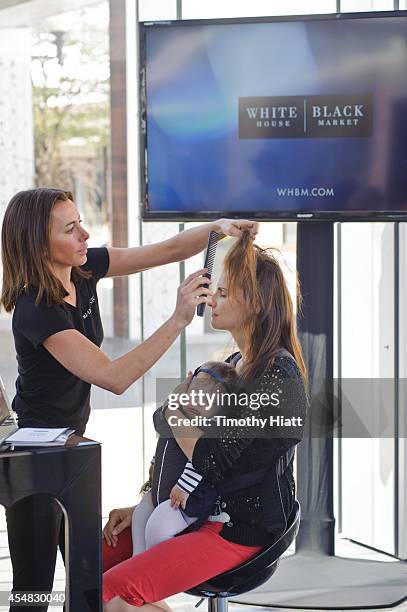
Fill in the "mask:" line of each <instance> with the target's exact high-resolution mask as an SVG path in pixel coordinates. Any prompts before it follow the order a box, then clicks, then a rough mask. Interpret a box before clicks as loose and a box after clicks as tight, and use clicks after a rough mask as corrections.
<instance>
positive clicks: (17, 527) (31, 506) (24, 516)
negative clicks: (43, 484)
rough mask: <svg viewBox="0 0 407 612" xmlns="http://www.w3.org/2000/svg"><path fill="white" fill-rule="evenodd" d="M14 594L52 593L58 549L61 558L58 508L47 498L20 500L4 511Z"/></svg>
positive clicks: (38, 610) (39, 611) (37, 611)
mask: <svg viewBox="0 0 407 612" xmlns="http://www.w3.org/2000/svg"><path fill="white" fill-rule="evenodd" d="M6 519H7V532H8V543H9V549H10V557H11V563H12V566H13V592H14V591H49V592H50V591H52V585H53V581H54V573H55V562H56V555H57V548H58V544H59V548H60V550H61V553H62V556H63V557H64V552H65V546H64V544H65V541H64V535H65V529H64V521H63V513H62V510H61V507H60V506H59V505H58V503H57V502H56V501H55V499H53V498H51V497H50V496H49V495H45V494H42V495H41V494H40V495H35V496H33V497H28V498H26V499H23V500H21V501H20V502H18V503H17V504H14V505H13V506H11V508H8V509H7V510H6ZM47 610H48V606H47V605H41V606H27V607H26V606H18V607H17V606H13V605H12V604H11V605H10V611H12V612H17V611H18V612H47Z"/></svg>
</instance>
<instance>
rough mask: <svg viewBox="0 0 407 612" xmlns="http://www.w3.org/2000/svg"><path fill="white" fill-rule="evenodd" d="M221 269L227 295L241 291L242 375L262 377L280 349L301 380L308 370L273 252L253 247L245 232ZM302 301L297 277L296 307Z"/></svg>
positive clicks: (290, 306) (289, 298)
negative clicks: (293, 363) (244, 314)
mask: <svg viewBox="0 0 407 612" xmlns="http://www.w3.org/2000/svg"><path fill="white" fill-rule="evenodd" d="M224 270H225V274H226V278H227V286H228V292H229V293H231V294H232V295H234V296H235V297H236V296H237V294H238V293H239V291H240V292H241V293H240V295H243V301H244V306H245V308H244V310H245V312H247V313H249V314H248V316H247V317H246V319H245V320H244V321H242V329H243V334H244V339H243V341H244V347H245V365H244V366H243V368H242V369H241V372H240V373H241V376H242V377H244V378H249V377H251V378H253V377H256V376H261V375H262V374H263V373H264V371H265V370H266V369H267V368H268V367H269V366H270V365H272V364H273V362H274V359H275V356H276V354H277V351H278V349H279V348H285V349H286V350H287V351H289V352H290V353H291V354H292V356H293V357H294V359H295V361H296V362H297V365H298V367H299V369H300V371H301V374H302V377H303V379H304V381H305V382H306V380H307V370H306V366H305V362H304V357H303V354H302V349H301V345H300V342H299V339H298V335H297V328H296V319H295V314H294V308H293V303H292V299H291V295H290V292H289V290H288V286H287V283H286V280H285V278H284V274H283V271H282V269H281V266H280V263H279V262H278V260H277V258H276V257H275V256H274V255H273V253H272V249H263V248H260V247H259V246H257V245H255V244H253V240H252V238H251V236H250V234H249V232H248V231H245V232H243V234H242V236H241V238H240V239H239V240H237V241H236V243H235V244H234V245H233V247H232V248H231V249H230V251H229V252H228V254H227V256H226V259H225V262H224ZM301 303H302V298H301V291H300V286H299V281H298V277H297V304H298V308H299V309H300V308H301Z"/></svg>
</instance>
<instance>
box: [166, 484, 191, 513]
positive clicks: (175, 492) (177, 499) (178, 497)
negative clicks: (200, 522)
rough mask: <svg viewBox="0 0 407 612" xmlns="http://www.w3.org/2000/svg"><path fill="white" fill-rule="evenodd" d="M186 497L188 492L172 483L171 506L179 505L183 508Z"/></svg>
mask: <svg viewBox="0 0 407 612" xmlns="http://www.w3.org/2000/svg"><path fill="white" fill-rule="evenodd" d="M188 497H189V493H186V491H183V490H182V489H180V488H179V486H178V485H174V486H173V487H172V489H171V493H170V500H171V506H173V507H174V508H175V509H178V508H179V507H180V506H181V508H182V509H183V510H185V504H186V503H187V499H188Z"/></svg>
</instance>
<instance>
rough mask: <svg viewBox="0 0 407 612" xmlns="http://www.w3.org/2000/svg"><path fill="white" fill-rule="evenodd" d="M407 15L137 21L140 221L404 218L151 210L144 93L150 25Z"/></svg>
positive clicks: (376, 14)
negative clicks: (221, 218) (225, 218)
mask: <svg viewBox="0 0 407 612" xmlns="http://www.w3.org/2000/svg"><path fill="white" fill-rule="evenodd" d="M389 17H393V18H394V17H396V18H397V17H399V18H402V17H404V18H407V10H394V11H372V12H357V13H324V14H322V15H321V14H318V15H276V16H272V17H233V18H219V19H182V20H167V21H143V22H139V24H138V26H139V36H138V41H139V52H138V58H139V109H140V114H139V147H140V149H139V155H140V177H139V178H140V194H141V202H140V212H141V218H142V220H143V221H164V220H166V221H180V222H183V221H209V220H212V219H218V218H220V217H228V218H234V219H239V218H250V219H257V220H258V221H280V222H281V221H308V220H313V221H353V222H355V221H365V222H367V221H406V220H407V211H390V210H385V211H383V210H381V211H380V210H377V211H366V210H360V211H349V210H346V211H335V210H334V211H327V210H324V211H304V210H302V211H301V212H295V211H275V210H274V211H270V212H269V211H265V210H262V211H257V212H254V211H251V210H249V211H245V210H239V211H233V210H218V211H185V210H181V211H176V210H171V211H168V212H167V211H151V210H149V208H148V169H147V146H148V145H147V97H146V31H147V29H148V28H151V27H181V28H182V27H186V26H191V25H192V26H194V25H204V26H206V25H233V24H253V23H276V22H285V21H299V22H304V21H334V20H338V19H339V20H348V19H353V20H356V19H377V18H380V19H387V18H389Z"/></svg>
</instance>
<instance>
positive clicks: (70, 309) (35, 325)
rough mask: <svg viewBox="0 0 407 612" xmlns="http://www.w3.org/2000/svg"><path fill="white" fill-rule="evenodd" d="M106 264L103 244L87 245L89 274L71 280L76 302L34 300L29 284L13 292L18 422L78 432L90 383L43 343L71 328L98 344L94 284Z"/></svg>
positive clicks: (86, 413) (86, 409)
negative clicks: (15, 295)
mask: <svg viewBox="0 0 407 612" xmlns="http://www.w3.org/2000/svg"><path fill="white" fill-rule="evenodd" d="M108 268H109V253H108V251H107V249H105V248H99V249H89V250H88V258H87V262H86V264H84V265H83V266H82V269H84V270H91V271H92V276H91V277H90V278H88V279H86V278H81V279H79V280H77V281H75V287H76V307H75V306H71V305H70V304H68V303H67V302H64V304H63V305H58V306H57V305H55V306H48V305H47V303H46V299H45V298H43V299H42V300H41V301H40V303H39V304H38V305H37V306H36V305H35V299H36V294H37V291H36V290H34V289H30V290H28V291H27V292H26V293H23V294H22V295H21V296H20V297H19V298H18V300H17V304H16V307H15V310H14V314H13V335H14V342H15V347H16V353H17V362H18V378H17V381H16V396H15V398H14V400H13V408H14V410H15V411H16V412H17V414H18V424H19V426H20V427H38V426H41V425H42V426H49V427H70V428H72V429H75V430H76V432H77V433H83V432H84V430H85V426H86V423H87V420H88V417H89V411H90V404H89V399H90V384H89V383H86V382H84V381H83V380H81V379H80V378H78V377H77V376H74V375H73V374H71V372H69V371H68V370H67V369H66V368H64V367H63V366H62V365H61V364H60V363H59V361H57V360H56V359H55V358H54V357H53V356H52V355H51V354H50V353H49V352H48V351H47V350H46V349H45V348H44V347H43V345H42V343H43V342H44V340H46V338H48V337H49V336H52V335H53V334H56V333H58V332H60V331H63V330H65V329H76V330H77V331H79V332H80V333H81V334H83V335H84V336H86V337H87V338H88V339H89V340H90V341H91V342H93V343H94V344H96V345H97V346H100V345H101V344H102V340H103V327H102V322H101V320H100V312H99V304H98V298H97V294H96V284H97V282H98V280H99V279H100V278H102V277H103V276H105V275H106V273H107V270H108ZM80 359H81V355H80V353H78V360H80Z"/></svg>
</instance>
